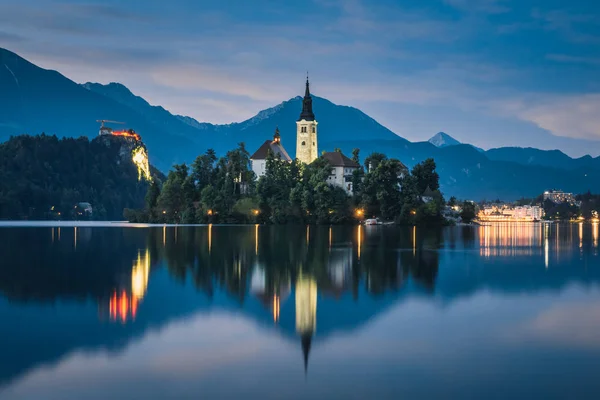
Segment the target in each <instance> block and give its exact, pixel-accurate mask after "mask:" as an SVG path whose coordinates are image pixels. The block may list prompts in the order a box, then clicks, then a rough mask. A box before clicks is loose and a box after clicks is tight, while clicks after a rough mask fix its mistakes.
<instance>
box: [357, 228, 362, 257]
mask: <svg viewBox="0 0 600 400" xmlns="http://www.w3.org/2000/svg"><path fill="white" fill-rule="evenodd" d="M357 236H358V259H359V260H360V248H361V244H362V225H359V226H358V234H357Z"/></svg>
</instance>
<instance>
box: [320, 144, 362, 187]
mask: <svg viewBox="0 0 600 400" xmlns="http://www.w3.org/2000/svg"><path fill="white" fill-rule="evenodd" d="M323 158H324V159H326V160H327V161H328V162H329V164H330V165H331V175H329V177H328V178H327V183H328V184H330V185H334V186H339V187H341V188H342V189H344V190H345V191H346V193H348V194H352V191H353V187H352V176H353V173H354V171H356V170H357V169H358V168H360V165H358V164H357V163H356V162H354V161H353V160H351V159H350V158H348V157H346V156H345V155H343V154H342V153H341V152H340V151H332V152H329V153H323Z"/></svg>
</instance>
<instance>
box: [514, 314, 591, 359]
mask: <svg viewBox="0 0 600 400" xmlns="http://www.w3.org/2000/svg"><path fill="white" fill-rule="evenodd" d="M599 330H600V307H599V306H598V305H594V304H579V303H576V304H567V305H560V306H556V307H553V308H550V309H548V310H546V311H544V312H542V313H541V314H539V315H538V316H537V317H536V318H534V319H533V320H532V321H530V322H528V323H527V324H526V325H524V326H523V327H522V328H521V330H517V331H516V332H513V333H511V335H513V336H516V337H517V338H518V339H517V340H521V341H522V340H523V339H524V338H527V339H529V340H531V341H533V342H546V343H550V344H552V345H557V344H558V345H562V346H565V347H568V348H584V349H593V350H597V349H600V335H598V331H599Z"/></svg>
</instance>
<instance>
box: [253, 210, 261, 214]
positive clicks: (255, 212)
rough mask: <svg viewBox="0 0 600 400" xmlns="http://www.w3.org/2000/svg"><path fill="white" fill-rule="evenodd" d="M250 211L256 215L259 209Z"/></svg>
mask: <svg viewBox="0 0 600 400" xmlns="http://www.w3.org/2000/svg"><path fill="white" fill-rule="evenodd" d="M252 212H253V213H254V215H258V214H260V211H259V210H252Z"/></svg>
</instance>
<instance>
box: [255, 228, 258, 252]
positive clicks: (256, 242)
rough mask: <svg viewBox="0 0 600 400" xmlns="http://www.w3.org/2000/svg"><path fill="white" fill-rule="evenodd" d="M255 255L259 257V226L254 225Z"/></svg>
mask: <svg viewBox="0 0 600 400" xmlns="http://www.w3.org/2000/svg"><path fill="white" fill-rule="evenodd" d="M254 254H256V255H258V224H256V225H254Z"/></svg>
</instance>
